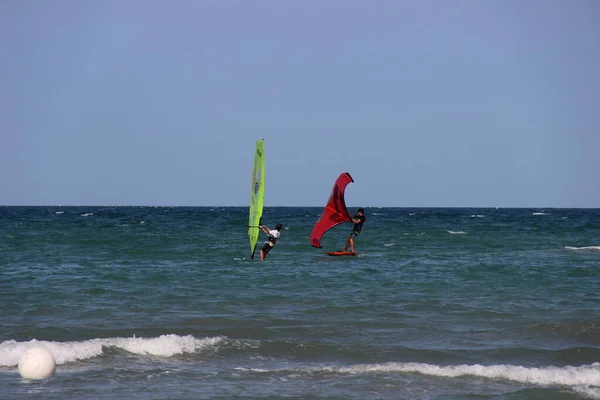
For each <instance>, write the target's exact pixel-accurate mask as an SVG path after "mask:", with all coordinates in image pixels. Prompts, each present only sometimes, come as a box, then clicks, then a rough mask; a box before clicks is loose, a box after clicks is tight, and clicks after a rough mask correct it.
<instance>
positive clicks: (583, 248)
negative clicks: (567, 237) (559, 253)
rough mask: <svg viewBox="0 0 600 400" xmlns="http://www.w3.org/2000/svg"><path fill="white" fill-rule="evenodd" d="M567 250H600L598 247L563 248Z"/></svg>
mask: <svg viewBox="0 0 600 400" xmlns="http://www.w3.org/2000/svg"><path fill="white" fill-rule="evenodd" d="M565 249H567V250H600V246H586V247H573V246H565Z"/></svg>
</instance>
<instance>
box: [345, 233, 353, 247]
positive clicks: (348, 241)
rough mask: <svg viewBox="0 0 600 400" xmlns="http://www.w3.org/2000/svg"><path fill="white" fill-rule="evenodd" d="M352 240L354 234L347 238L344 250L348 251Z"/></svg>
mask: <svg viewBox="0 0 600 400" xmlns="http://www.w3.org/2000/svg"><path fill="white" fill-rule="evenodd" d="M351 240H352V235H350V237H349V238H348V240H346V244H345V245H344V251H348V247H350V241H351Z"/></svg>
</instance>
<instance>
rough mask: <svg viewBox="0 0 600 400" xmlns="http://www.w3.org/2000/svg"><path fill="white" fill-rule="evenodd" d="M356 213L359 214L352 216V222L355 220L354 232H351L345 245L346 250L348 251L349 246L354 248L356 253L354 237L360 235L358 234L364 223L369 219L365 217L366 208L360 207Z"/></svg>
mask: <svg viewBox="0 0 600 400" xmlns="http://www.w3.org/2000/svg"><path fill="white" fill-rule="evenodd" d="M356 213H357V214H356V215H355V216H353V217H352V222H354V226H353V227H352V233H351V234H350V237H349V238H348V240H347V241H346V245H345V246H344V251H348V247H350V248H351V249H352V252H353V253H354V238H355V237H358V235H359V234H360V231H361V229H362V227H363V224H364V223H365V221H366V220H367V218H366V217H365V210H364V209H362V208H359V209H358V210H356Z"/></svg>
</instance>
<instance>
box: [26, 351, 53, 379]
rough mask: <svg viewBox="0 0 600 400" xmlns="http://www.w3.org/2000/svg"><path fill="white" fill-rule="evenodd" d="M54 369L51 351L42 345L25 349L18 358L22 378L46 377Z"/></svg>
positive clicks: (50, 374)
mask: <svg viewBox="0 0 600 400" xmlns="http://www.w3.org/2000/svg"><path fill="white" fill-rule="evenodd" d="M55 370H56V361H54V357H53V356H52V353H50V352H49V351H48V350H46V349H44V348H42V347H34V348H32V349H29V350H27V351H26V352H25V353H23V355H22V356H21V358H20V359H19V373H20V374H21V377H23V378H24V379H44V378H48V377H49V376H52V374H53V373H54V371H55Z"/></svg>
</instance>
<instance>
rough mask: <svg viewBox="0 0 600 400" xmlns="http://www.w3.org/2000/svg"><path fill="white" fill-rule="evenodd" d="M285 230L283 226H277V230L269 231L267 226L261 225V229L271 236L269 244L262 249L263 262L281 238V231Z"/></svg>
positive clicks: (261, 257)
mask: <svg viewBox="0 0 600 400" xmlns="http://www.w3.org/2000/svg"><path fill="white" fill-rule="evenodd" d="M282 228H283V225H281V224H277V225H276V226H275V229H273V230H269V228H268V227H267V226H266V225H261V226H260V229H261V230H262V231H263V232H264V233H266V234H267V235H269V239H268V240H267V243H265V245H264V246H263V248H262V249H260V259H261V261H262V260H264V259H265V257H266V256H267V254H269V251H271V249H272V248H273V247H275V243H276V242H277V239H279V236H280V235H281V229H282Z"/></svg>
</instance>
